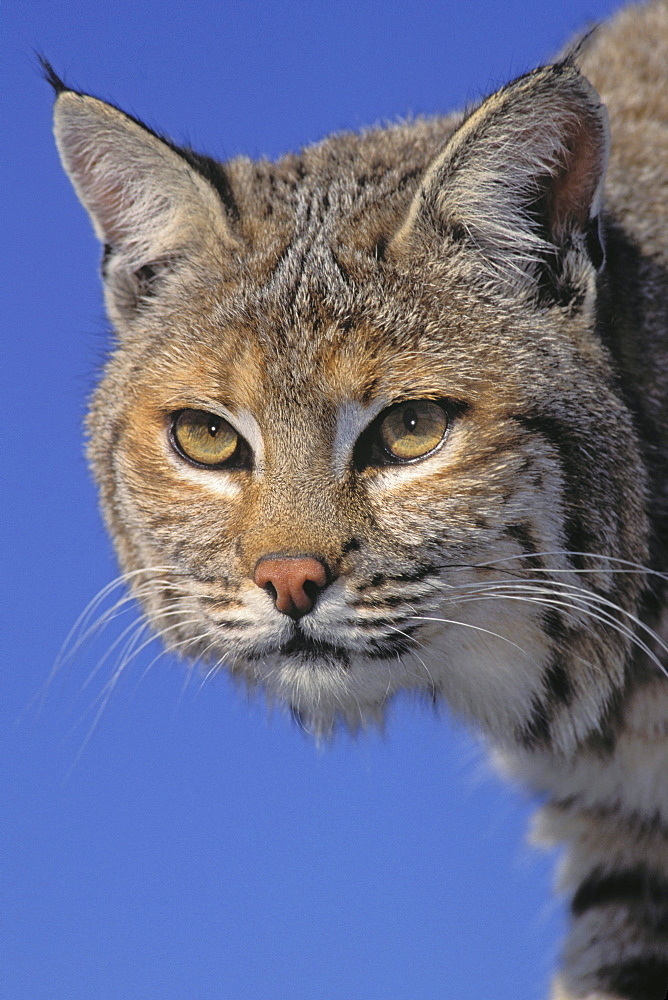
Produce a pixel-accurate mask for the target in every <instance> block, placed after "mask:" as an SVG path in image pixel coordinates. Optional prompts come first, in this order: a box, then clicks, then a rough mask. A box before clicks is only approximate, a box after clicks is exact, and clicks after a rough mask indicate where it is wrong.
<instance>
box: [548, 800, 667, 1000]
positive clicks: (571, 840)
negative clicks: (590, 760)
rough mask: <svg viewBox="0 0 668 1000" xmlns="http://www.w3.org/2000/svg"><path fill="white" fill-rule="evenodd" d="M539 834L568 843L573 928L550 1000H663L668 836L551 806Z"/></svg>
mask: <svg viewBox="0 0 668 1000" xmlns="http://www.w3.org/2000/svg"><path fill="white" fill-rule="evenodd" d="M539 825H540V829H539V836H540V838H541V839H542V840H543V841H546V840H548V841H551V842H555V841H556V840H559V841H561V842H564V841H565V842H566V844H567V854H566V858H565V861H564V863H563V866H562V869H561V873H560V879H559V881H560V888H561V889H562V890H563V891H565V892H566V893H567V894H568V896H569V897H570V911H571V920H572V923H571V927H570V933H569V935H568V938H567V940H566V944H565V947H564V952H563V971H562V974H561V976H560V977H559V979H558V980H557V981H556V983H555V985H554V989H553V993H552V1000H665V998H666V994H667V992H668V837H667V836H666V831H664V830H663V829H661V827H660V825H659V824H658V823H656V822H651V821H647V822H645V823H640V822H639V821H638V820H635V819H634V820H631V819H629V818H627V817H624V816H622V815H621V814H619V813H617V812H610V813H607V812H603V811H593V810H591V811H589V810H582V811H579V810H576V809H574V808H573V807H572V806H566V807H557V806H548V807H547V808H546V809H544V810H542V815H541V817H540V821H539Z"/></svg>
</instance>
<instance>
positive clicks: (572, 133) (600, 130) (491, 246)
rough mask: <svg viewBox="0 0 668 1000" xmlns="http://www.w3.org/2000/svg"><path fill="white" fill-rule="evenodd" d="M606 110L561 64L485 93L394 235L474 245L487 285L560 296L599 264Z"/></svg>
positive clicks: (404, 246)
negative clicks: (436, 237) (488, 283)
mask: <svg viewBox="0 0 668 1000" xmlns="http://www.w3.org/2000/svg"><path fill="white" fill-rule="evenodd" d="M608 146H609V138H608V124H607V113H606V111H605V108H604V107H603V105H602V104H601V101H600V99H599V97H598V94H597V93H596V91H595V90H594V89H593V87H592V86H591V84H590V83H589V82H588V81H587V80H586V79H585V78H584V77H583V76H582V75H581V74H580V73H579V72H578V70H577V69H576V68H575V67H574V66H573V65H571V64H570V63H569V62H563V63H560V64H558V65H555V66H548V67H546V68H542V69H539V70H536V71H535V72H533V73H530V74H528V75H527V76H524V77H521V78H520V79H518V80H515V81H514V82H513V83H511V84H509V85H508V86H507V87H505V88H503V89H502V90H500V91H499V92H498V93H496V94H494V95H493V96H492V97H490V98H488V99H487V100H486V101H485V102H484V103H483V104H482V105H481V106H480V107H479V108H477V109H476V110H475V111H473V112H472V113H471V114H470V115H469V116H468V117H467V118H466V119H465V120H464V122H463V123H462V125H461V126H460V127H459V128H458V129H457V131H456V132H455V133H454V135H453V136H452V137H451V138H450V139H449V141H448V143H447V144H446V146H445V148H444V149H443V150H442V152H441V153H440V154H439V155H438V156H437V157H436V159H435V160H434V161H433V162H432V164H431V166H430V167H429V169H428V171H427V173H426V175H425V176H424V178H423V181H422V184H421V186H420V188H419V190H418V192H417V194H416V195H415V198H414V200H413V203H412V205H411V208H410V211H409V213H408V216H407V218H406V220H405V222H404V224H403V226H402V228H401V229H400V231H399V232H398V233H397V235H396V236H395V238H394V248H395V250H396V251H397V252H406V251H407V250H410V248H411V247H415V246H416V245H418V244H419V243H420V241H421V240H424V238H425V237H428V238H431V239H433V237H434V234H437V235H439V236H442V237H443V238H445V239H450V240H453V241H454V242H455V243H460V244H463V245H464V246H468V247H470V248H471V250H473V251H474V254H475V259H476V260H477V262H478V264H480V265H481V267H480V271H481V275H482V277H483V279H484V280H486V281H487V282H491V283H494V284H496V285H501V286H503V287H505V288H507V289H510V290H511V291H512V292H513V293H515V292H517V291H518V290H521V289H525V290H527V291H530V292H532V293H537V294H539V295H540V294H541V293H546V294H548V295H549V296H551V297H552V298H554V297H556V298H557V299H558V300H559V299H563V298H564V297H565V296H566V297H567V296H568V293H569V290H572V286H573V284H577V282H578V278H581V276H582V267H583V265H584V266H585V267H588V269H589V271H591V267H592V265H593V267H594V268H599V267H600V266H601V265H602V263H603V252H602V248H601V244H600V241H599V235H598V218H597V216H598V212H599V209H600V203H601V193H602V188H603V182H604V178H605V170H606V165H607V157H608Z"/></svg>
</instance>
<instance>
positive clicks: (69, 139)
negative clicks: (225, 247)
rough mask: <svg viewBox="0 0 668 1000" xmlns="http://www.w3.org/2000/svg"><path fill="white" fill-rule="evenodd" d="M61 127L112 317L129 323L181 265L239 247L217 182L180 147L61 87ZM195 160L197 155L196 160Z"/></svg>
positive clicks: (61, 147) (64, 154)
mask: <svg viewBox="0 0 668 1000" xmlns="http://www.w3.org/2000/svg"><path fill="white" fill-rule="evenodd" d="M54 132H55V137H56V143H57V145H58V151H59V153H60V156H61V159H62V162H63V166H64V168H65V170H66V172H67V174H68V176H69V178H70V180H71V181H72V183H73V185H74V187H75V189H76V192H77V194H78V196H79V198H80V200H81V202H82V204H83V205H84V207H85V208H86V210H87V211H88V214H89V215H90V217H91V221H92V223H93V227H94V229H95V232H96V234H97V236H98V237H99V239H100V240H101V241H102V243H103V244H104V247H105V260H104V267H103V271H104V276H105V286H106V295H107V306H108V309H109V313H110V316H111V318H112V320H114V321H118V320H121V321H123V320H129V319H131V317H132V314H133V312H134V311H135V310H136V308H137V306H138V305H139V304H140V303H141V302H142V301H144V300H146V299H147V298H150V296H151V295H152V294H153V293H154V292H155V289H156V282H157V281H159V279H160V278H161V277H163V276H164V275H165V274H166V273H168V272H169V271H171V269H172V268H174V267H175V265H176V264H177V263H178V262H179V260H183V259H186V258H187V257H188V256H189V255H192V254H194V253H202V252H203V251H204V250H206V248H207V247H209V248H211V249H213V248H214V247H216V246H219V245H220V243H221V242H222V243H227V244H230V245H233V244H234V239H233V236H232V234H231V232H230V228H229V225H228V222H227V219H226V218H225V210H224V206H223V203H222V201H221V198H220V197H219V194H218V192H217V191H216V189H215V188H214V186H213V184H212V183H210V182H209V180H207V179H206V177H205V176H204V175H203V174H202V173H201V172H200V171H198V170H197V169H195V168H194V166H193V165H191V163H190V162H189V160H188V151H186V150H177V149H176V148H175V147H172V146H171V145H170V144H168V143H167V142H166V141H164V140H163V139H161V138H159V136H157V135H156V134H155V133H153V132H151V131H150V130H149V129H148V128H147V127H146V126H144V125H142V124H141V123H139V122H137V121H135V120H134V119H133V118H130V117H129V116H128V115H126V114H124V113H123V112H122V111H119V110H118V109H117V108H115V107H113V106H112V105H109V104H106V103H105V102H104V101H100V100H98V99H97V98H94V97H89V96H88V95H86V94H79V93H76V92H75V91H72V90H67V89H64V88H63V89H61V90H60V92H59V94H58V96H57V99H56V104H55V108H54ZM192 158H194V157H192Z"/></svg>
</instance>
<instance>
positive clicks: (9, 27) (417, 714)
mask: <svg viewBox="0 0 668 1000" xmlns="http://www.w3.org/2000/svg"><path fill="white" fill-rule="evenodd" d="M615 6H616V5H615V4H614V3H612V2H608V0H565V2H562V3H559V4H554V3H547V2H545V0H506V2H498V3H491V2H483V3H476V2H472V3H470V4H464V3H461V2H454V0H453V2H450V0H445V2H442V3H435V2H434V3H425V2H421V0H412V2H411V0H385V2H382V3H381V2H369V0H361V2H357V3H354V4H350V5H346V4H339V3H335V2H333V0H315V2H311V3H307V2H305V0H303V2H301V3H297V2H290V0H275V2H271V0H265V2H262V3H260V2H257V0H246V2H242V0H237V3H236V4H231V3H227V2H221V3H213V2H212V0H191V2H190V3H172V2H169V0H167V2H164V0H163V2H157V0H144V2H142V3H141V4H138V3H134V2H133V3H129V2H125V0H122V2H118V0H112V2H106V3H101V2H100V3H96V2H93V0H87V2H83V0H68V2H67V4H65V3H57V4H56V3H53V2H52V0H50V2H46V0H32V2H31V3H30V4H29V5H28V4H23V5H19V4H14V5H13V7H10V5H5V6H4V11H3V15H2V16H3V21H4V23H3V25H2V41H1V43H0V44H1V45H2V49H3V53H2V56H3V63H4V66H5V67H6V70H7V75H6V83H5V94H4V96H5V100H4V102H3V105H4V109H3V115H4V123H3V126H4V127H3V135H6V136H8V138H7V139H6V140H5V143H4V146H5V148H4V152H3V164H4V166H3V170H4V174H5V181H4V185H3V195H4V197H3V200H2V201H3V205H2V210H3V213H4V219H3V232H4V233H9V234H10V239H9V241H7V240H6V241H5V245H4V248H3V257H4V259H3V266H2V268H1V269H0V281H1V282H2V285H3V288H2V302H3V306H4V310H3V312H4V315H3V330H4V336H5V343H4V345H3V351H2V359H3V364H2V371H1V375H0V377H1V378H2V380H3V389H2V393H3V399H4V400H5V414H6V415H7V414H9V416H10V422H9V424H8V423H7V422H6V421H5V434H4V439H3V444H4V454H5V459H4V473H5V483H6V486H5V489H4V491H3V506H5V507H6V510H5V511H3V527H4V531H3V567H4V572H3V574H2V588H3V593H2V608H3V618H5V622H4V623H3V635H2V642H3V655H2V662H3V669H2V684H3V689H4V690H3V697H2V709H1V710H2V715H3V717H2V720H1V721H2V731H3V734H4V743H5V749H4V752H3V757H4V762H5V767H4V768H3V772H4V773H3V782H4V783H5V788H4V791H3V802H4V806H3V814H4V816H3V820H2V828H3V829H2V840H3V848H2V858H3V860H2V865H3V868H4V871H3V879H2V882H3V888H2V892H1V896H2V908H3V910H4V912H3V914H2V926H3V931H2V937H3V941H2V949H3V952H4V954H3V956H2V961H1V967H2V971H1V972H0V977H1V978H0V995H4V996H7V997H8V998H11V1000H47V998H48V1000H54V998H59V1000H60V998H68V1000H69V998H72V1000H121V998H123V1000H126V998H128V1000H153V998H155V1000H258V998H262V1000H265V998H266V1000H316V998H321V997H322V998H325V1000H414V998H417V1000H450V998H452V1000H460V998H464V997H466V998H467V1000H476V998H480V1000H482V998H488V997H491V996H493V997H494V998H495V1000H518V998H522V1000H539V998H541V997H543V996H545V994H546V991H547V984H548V981H549V976H550V968H551V966H552V963H553V962H554V960H555V958H556V954H557V951H558V940H559V936H560V934H561V931H562V927H563V914H562V911H561V908H560V906H559V904H557V903H556V902H555V901H554V900H553V899H552V897H551V895H550V886H551V883H552V872H553V867H554V861H555V859H554V857H549V856H545V855H542V854H538V853H535V852H533V851H532V850H531V849H530V848H529V847H527V846H526V845H525V843H524V840H523V837H524V832H525V828H526V825H527V822H528V819H529V816H530V814H531V811H532V803H531V802H530V801H528V800H527V799H525V798H523V797H522V796H521V795H520V794H518V793H517V792H515V791H513V790H512V789H507V788H505V787H504V786H503V785H502V784H501V783H500V782H499V781H498V780H497V778H496V777H495V776H494V774H493V772H492V770H491V767H490V766H489V765H488V764H487V763H486V758H485V754H484V751H482V750H481V748H480V747H479V746H478V745H477V744H476V743H475V741H474V739H473V738H472V737H471V736H470V735H469V734H467V733H465V732H464V731H463V730H462V729H461V728H460V727H459V726H458V725H457V723H456V722H455V721H453V720H452V719H451V718H450V717H449V716H448V714H447V712H443V713H441V714H440V715H439V716H437V715H435V714H434V713H433V712H431V711H428V710H426V709H425V708H423V707H420V706H419V705H415V704H411V703H409V702H406V703H398V704H397V706H396V710H395V711H394V714H393V717H392V719H391V721H390V724H389V726H388V729H387V732H386V733H385V734H384V735H383V736H381V735H378V734H377V735H371V736H369V737H366V738H363V739H359V740H356V741H352V740H348V739H343V738H341V739H338V740H337V741H336V742H335V743H334V745H333V746H330V747H326V748H324V749H317V748H316V747H315V746H314V745H313V743H312V742H311V741H310V740H309V739H308V738H307V737H306V736H305V735H304V734H303V733H301V732H300V731H299V730H298V729H297V728H296V727H295V726H294V725H293V724H292V723H290V722H289V721H288V720H286V719H284V718H283V717H281V716H280V715H278V714H274V715H273V716H271V717H270V716H269V715H268V713H267V711H266V709H265V708H264V706H263V705H262V703H261V702H249V701H248V700H247V698H246V696H245V694H244V693H243V692H240V691H237V690H235V689H234V688H233V686H232V685H231V684H230V683H229V682H228V681H227V680H226V678H225V677H220V678H217V679H214V680H209V681H207V682H206V683H205V684H203V683H202V678H201V677H199V676H198V675H197V674H196V673H190V674H189V673H188V672H187V671H186V669H185V668H184V666H183V664H178V663H176V662H174V661H173V660H171V659H170V658H169V657H167V656H159V650H158V649H157V648H156V647H155V646H149V647H147V648H146V649H144V650H143V651H142V652H141V653H140V654H139V655H138V656H137V657H136V659H135V661H134V662H133V665H132V667H131V668H129V669H128V670H127V671H125V673H124V675H123V677H122V679H121V681H120V682H119V683H118V684H117V685H116V688H115V689H114V691H113V694H112V695H111V697H109V698H108V700H107V701H106V703H105V685H106V684H107V682H108V681H109V679H110V677H111V676H112V675H113V672H114V667H115V663H116V660H117V652H116V653H115V652H113V651H112V653H111V654H110V655H108V656H107V657H106V659H105V653H107V651H108V650H109V649H110V647H112V645H113V643H114V641H115V639H116V638H117V637H118V636H119V635H120V633H121V632H122V629H123V628H124V627H125V625H126V624H129V622H130V621H131V616H129V617H127V618H123V619H120V621H119V622H118V623H114V624H113V625H110V626H109V628H108V629H107V630H105V632H104V633H102V634H101V635H99V636H97V637H93V638H92V639H91V641H90V642H89V643H87V644H85V645H83V646H82V647H81V648H79V649H78V650H77V651H76V654H75V655H74V656H72V657H71V658H70V660H69V661H68V662H67V663H66V664H65V665H64V666H63V667H62V669H61V670H60V671H59V672H58V675H57V676H56V677H55V678H54V680H53V681H52V683H50V684H49V685H48V686H47V687H45V685H46V682H47V679H48V678H49V675H50V673H51V670H52V667H53V664H54V661H55V659H56V656H57V654H58V650H59V648H60V646H61V644H62V643H63V641H64V640H65V637H66V636H67V634H68V632H69V630H70V628H71V626H72V625H73V624H74V622H75V621H76V620H77V618H78V616H79V615H80V613H81V612H82V610H83V609H84V608H85V607H86V605H87V604H88V602H89V601H90V600H91V599H92V598H93V597H94V596H95V594H96V593H97V592H98V591H100V590H101V589H102V588H103V587H104V586H105V585H106V584H107V583H108V582H109V581H110V580H112V579H113V577H114V576H115V575H116V572H117V570H116V567H115V562H114V558H113V555H112V552H111V547H110V544H109V542H108V540H107V538H106V536H105V533H104V530H103V528H102V526H101V522H100V518H99V516H98V513H97V506H96V497H95V493H94V490H93V487H92V485H91V482H90V478H89V475H88V472H87V469H86V465H85V461H84V458H83V454H82V436H81V422H82V417H83V414H84V411H85V402H86V399H87V396H88V395H89V393H90V391H91V388H92V386H93V384H94V381H95V373H96V370H97V369H98V367H99V364H100V361H101V359H102V357H103V355H104V352H105V349H106V347H107V345H108V331H107V325H106V321H105V319H104V316H103V312H102V304H101V295H100V288H99V280H98V261H99V250H98V247H97V245H96V241H95V239H94V237H93V234H92V231H91V229H90V226H89V223H88V220H87V218H86V216H85V214H84V212H83V210H82V209H81V208H80V207H79V205H78V203H77V201H76V199H75V196H74V194H73V191H72V190H71V188H70V185H69V182H68V181H67V179H66V178H65V176H64V175H63V174H62V172H61V169H60V166H59V163H58V160H57V156H56V153H55V150H54V147H53V142H52V138H51V132H50V128H51V126H50V107H51V97H50V93H49V88H48V87H47V85H46V84H45V83H44V82H43V81H42V79H41V78H40V75H39V72H38V69H37V62H36V59H35V56H34V50H38V51H42V52H43V53H44V54H45V55H46V56H47V57H48V58H49V59H50V60H51V61H52V62H53V65H54V67H55V68H56V70H57V71H58V72H59V73H60V74H62V75H64V76H65V78H66V79H67V80H68V82H69V83H70V84H71V85H72V86H78V87H80V88H82V89H87V90H90V91H91V92H93V93H95V94H98V95H99V96H102V97H106V98H108V99H110V100H112V101H114V102H115V103H117V104H119V105H121V106H122V107H124V108H125V109H126V110H128V111H130V112H132V113H134V114H136V115H138V116H140V117H142V118H144V119H145V120H146V121H147V122H148V123H149V124H151V125H153V126H155V127H158V128H160V129H162V130H164V131H165V132H167V133H168V134H170V135H171V136H172V137H173V138H174V139H175V140H176V141H188V142H190V143H191V144H192V145H193V146H195V147H196V148H200V149H202V150H203V151H205V152H208V153H210V154H212V155H217V156H220V157H226V156H229V155H233V154H236V153H241V152H243V153H247V154H250V155H252V156H257V155H263V154H266V155H268V156H271V157H273V156H277V155H278V154H280V153H281V152H284V151H286V150H288V149H291V148H296V147H298V146H300V145H302V144H305V143H308V142H311V141H314V140H317V139H318V138H320V137H322V136H323V135H325V134H326V133H328V132H329V131H331V130H333V129H339V128H351V127H352V128H357V127H361V126H363V125H366V124H371V123H374V122H376V121H378V120H383V119H386V120H390V119H395V118H397V117H398V116H403V115H406V114H407V113H436V112H438V111H439V110H442V111H446V110H448V109H449V108H452V107H454V106H461V105H462V104H464V103H465V102H466V101H469V100H473V99H476V98H478V97H480V96H482V95H483V94H484V93H486V92H488V91H490V90H493V89H494V88H495V87H496V86H497V85H498V84H500V83H502V82H504V81H505V80H506V79H508V78H509V77H511V76H513V75H517V74H518V73H520V72H523V71H525V70H527V69H529V68H531V67H532V66H533V65H534V64H536V63H537V62H540V61H544V60H546V59H548V58H549V56H550V54H551V53H554V52H555V51H556V50H558V48H559V47H560V46H561V44H562V43H563V42H564V41H566V40H567V39H568V38H569V36H570V35H571V33H572V32H573V31H574V30H576V29H577V28H578V27H580V26H582V25H583V24H585V23H586V22H587V21H588V20H591V19H597V18H601V17H603V16H605V15H606V14H608V13H609V12H610V11H611V10H612V9H614V8H615ZM120 641H121V642H122V640H120ZM119 648H121V647H120V646H117V647H116V649H117V650H118V649H119ZM100 708H101V709H102V711H98V710H99V709H100ZM98 715H99V719H97V721H96V716H98ZM94 723H95V724H94ZM91 730H92V732H91Z"/></svg>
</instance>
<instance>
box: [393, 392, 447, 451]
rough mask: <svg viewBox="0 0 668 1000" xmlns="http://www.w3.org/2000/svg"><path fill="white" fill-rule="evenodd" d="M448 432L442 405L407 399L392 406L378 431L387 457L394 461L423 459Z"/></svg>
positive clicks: (425, 400)
mask: <svg viewBox="0 0 668 1000" xmlns="http://www.w3.org/2000/svg"><path fill="white" fill-rule="evenodd" d="M447 429H448V417H447V414H446V412H445V410H444V409H443V407H442V406H439V404H438V403H433V402H432V401H431V400H429V399H411V400H409V401H408V402H406V403H399V405H398V406H395V407H393V409H391V410H390V411H389V413H388V414H387V415H386V416H385V417H384V419H383V420H382V422H381V424H380V426H379V428H378V431H379V435H380V443H381V445H382V448H383V450H384V451H385V453H386V454H387V455H389V456H390V457H391V458H393V459H394V460H395V461H398V462H411V461H414V460H415V459H418V458H425V457H426V456H427V455H429V454H431V452H432V451H435V450H436V448H438V446H439V445H440V443H441V442H442V440H443V438H444V437H445V432H446V431H447Z"/></svg>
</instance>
